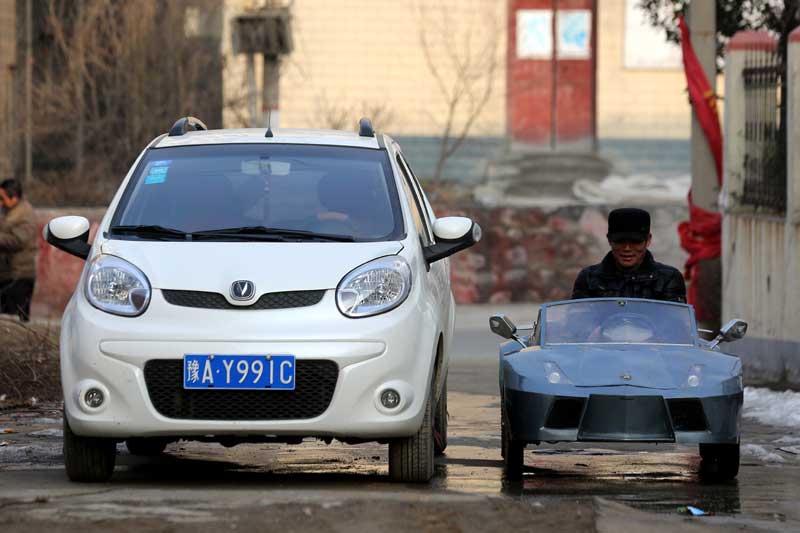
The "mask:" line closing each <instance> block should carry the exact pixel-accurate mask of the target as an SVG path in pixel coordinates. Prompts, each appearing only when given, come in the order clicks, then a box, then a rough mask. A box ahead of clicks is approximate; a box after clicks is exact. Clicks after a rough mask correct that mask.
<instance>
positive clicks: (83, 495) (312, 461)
mask: <svg viewBox="0 0 800 533" xmlns="http://www.w3.org/2000/svg"><path fill="white" fill-rule="evenodd" d="M495 309H496V308H495V307H494V306H486V307H484V306H481V307H473V308H463V309H462V310H461V312H460V315H459V326H458V335H457V339H456V344H455V353H454V356H453V360H452V367H451V374H450V395H449V404H450V444H449V447H448V449H447V453H446V455H445V456H444V457H442V458H440V459H439V460H438V461H437V475H436V478H435V479H434V481H433V482H432V483H431V484H430V485H429V486H423V487H419V486H411V485H397V484H392V483H389V482H388V481H387V480H386V472H387V468H386V447H385V446H380V445H377V444H365V445H359V446H346V445H340V444H336V443H334V444H333V445H330V446H326V445H324V444H322V443H318V442H316V441H308V442H304V443H303V444H302V445H299V446H286V445H241V446H237V447H234V448H224V447H222V446H219V445H212V444H198V443H177V444H173V445H171V446H170V447H169V449H168V452H167V453H166V454H165V455H164V456H162V457H160V458H158V459H147V460H146V459H142V458H138V457H132V456H130V455H128V454H127V453H126V452H125V451H124V447H122V446H121V447H120V457H119V461H118V464H119V467H118V469H117V471H116V472H115V475H114V478H113V480H112V482H111V483H109V484H101V485H78V484H72V483H69V482H68V481H67V480H66V478H65V476H64V474H63V467H62V465H61V461H62V458H61V453H60V446H61V438H60V434H59V430H58V428H59V427H60V420H59V412H58V406H55V405H50V406H40V407H39V408H37V409H31V410H27V411H17V412H13V413H11V412H5V413H0V428H10V429H13V430H15V433H11V434H6V435H0V440H2V441H4V442H6V444H5V445H4V446H0V530H3V531H29V530H44V529H49V530H52V531H80V530H83V529H85V528H86V527H87V525H89V524H91V525H92V526H94V527H102V528H104V529H106V530H110V531H122V530H127V529H131V528H134V527H136V528H140V529H148V530H156V531H184V530H185V531H190V530H196V529H197V528H198V527H202V528H204V529H206V528H209V529H210V528H212V527H213V528H214V529H225V530H236V529H240V530H249V529H255V528H258V529H264V528H276V527H280V528H281V529H282V530H284V531H304V530H308V529H312V528H313V529H323V530H328V529H329V530H334V531H351V530H353V529H359V530H362V531H395V530H398V531H437V532H438V531H483V530H490V531H508V530H509V529H510V528H514V529H520V530H533V529H537V530H541V529H556V528H558V529H563V530H571V531H572V530H574V531H620V530H622V529H624V530H626V531H627V532H632V531H647V532H648V533H653V532H658V531H676V530H677V531H683V530H685V531H695V530H697V531H715V530H719V531H727V530H730V529H734V528H735V529H739V530H749V531H762V530H763V531H797V530H798V529H800V507H798V506H797V503H796V500H797V499H796V491H797V487H798V486H800V459H798V457H797V456H793V455H791V454H788V453H784V452H780V451H777V448H778V447H779V446H780V445H779V444H776V443H775V441H776V440H778V439H779V438H781V437H786V436H789V437H800V435H798V433H800V432H798V431H797V430H794V431H793V430H789V429H786V428H775V427H769V426H763V425H759V424H756V423H754V422H752V421H750V420H748V419H746V422H745V424H744V429H743V441H744V443H745V444H749V445H755V446H761V447H763V448H764V449H765V450H767V451H769V452H772V453H774V457H772V458H771V460H770V461H782V462H766V461H764V460H762V459H758V458H756V457H751V456H745V457H744V458H743V461H742V468H741V473H740V475H739V478H738V480H736V481H734V482H731V483H727V484H715V485H709V484H704V483H702V482H701V481H700V480H698V478H697V476H696V474H695V472H696V469H697V462H698V458H697V456H696V453H695V452H696V450H695V449H694V448H693V447H686V446H674V445H666V446H665V445H658V446H655V445H649V446H640V445H621V446H604V445H600V444H598V445H595V444H592V445H591V446H586V445H542V446H539V447H530V448H529V449H528V451H527V452H526V465H527V471H526V473H525V476H524V479H523V481H522V482H521V483H519V482H518V483H509V482H507V481H505V480H504V479H503V477H502V462H501V460H500V454H499V444H500V442H499V441H500V439H499V426H498V420H499V409H498V399H497V395H496V389H497V385H496V383H497V366H496V365H497V360H496V355H495V350H496V344H497V342H496V340H495V339H493V338H492V337H491V336H490V335H489V334H487V333H485V332H486V326H485V324H486V322H487V318H488V315H489V314H490V313H491V312H492V311H494V310H495ZM529 309H530V306H524V307H514V306H506V307H505V309H504V310H505V311H506V313H507V314H509V316H511V317H512V318H514V319H515V320H516V321H517V322H519V323H523V322H526V321H530V316H528V317H526V316H525V315H526V314H530V313H532V311H529ZM775 457H777V459H776V458H775ZM687 504H689V505H695V506H697V507H699V508H701V509H704V510H705V511H708V512H712V513H714V515H715V516H707V517H700V518H689V517H686V516H683V515H680V514H678V512H677V509H678V507H679V506H682V505H687Z"/></svg>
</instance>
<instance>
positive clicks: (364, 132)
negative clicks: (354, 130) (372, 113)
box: [358, 117, 375, 137]
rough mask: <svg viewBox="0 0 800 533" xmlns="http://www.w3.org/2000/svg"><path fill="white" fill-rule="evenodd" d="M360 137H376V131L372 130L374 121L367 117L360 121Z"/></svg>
mask: <svg viewBox="0 0 800 533" xmlns="http://www.w3.org/2000/svg"><path fill="white" fill-rule="evenodd" d="M358 135H359V137H375V130H374V129H372V121H371V120H370V119H368V118H367V117H364V118H362V119H361V120H359V121H358Z"/></svg>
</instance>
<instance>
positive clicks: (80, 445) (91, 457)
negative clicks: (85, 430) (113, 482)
mask: <svg viewBox="0 0 800 533" xmlns="http://www.w3.org/2000/svg"><path fill="white" fill-rule="evenodd" d="M116 459H117V443H116V441H114V439H104V438H100V437H81V436H78V435H75V434H74V433H73V432H72V430H71V429H70V427H69V422H68V421H67V415H66V414H64V467H65V469H66V471H67V477H69V479H70V480H71V481H83V482H89V483H98V482H103V481H108V480H109V479H110V478H111V474H113V473H114V463H115V462H116Z"/></svg>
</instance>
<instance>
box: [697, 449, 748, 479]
mask: <svg viewBox="0 0 800 533" xmlns="http://www.w3.org/2000/svg"><path fill="white" fill-rule="evenodd" d="M700 457H701V458H702V460H701V461H700V476H701V477H702V478H703V479H706V480H709V481H729V480H731V479H734V478H736V476H737V475H739V443H738V442H737V443H736V444H701V445H700Z"/></svg>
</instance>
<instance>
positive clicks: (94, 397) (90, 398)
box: [83, 388, 105, 409]
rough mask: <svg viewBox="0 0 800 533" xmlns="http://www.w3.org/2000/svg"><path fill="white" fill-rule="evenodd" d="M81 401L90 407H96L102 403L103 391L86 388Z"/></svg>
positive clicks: (103, 399)
mask: <svg viewBox="0 0 800 533" xmlns="http://www.w3.org/2000/svg"><path fill="white" fill-rule="evenodd" d="M83 401H84V402H86V405H88V406H89V407H91V408H92V409H97V408H98V407H100V406H101V405H103V402H104V401H105V397H104V396H103V391H101V390H100V389H94V388H92V389H89V390H87V391H86V394H84V395H83Z"/></svg>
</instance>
